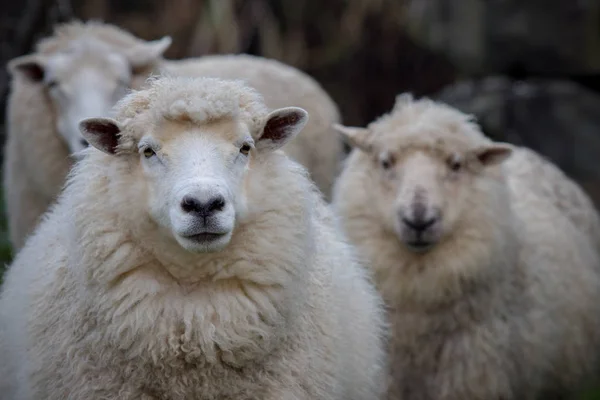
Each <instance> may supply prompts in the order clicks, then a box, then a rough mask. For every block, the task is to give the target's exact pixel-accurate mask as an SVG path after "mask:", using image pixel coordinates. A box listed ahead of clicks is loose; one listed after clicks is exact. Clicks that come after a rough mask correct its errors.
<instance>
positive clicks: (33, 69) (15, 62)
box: [7, 54, 45, 82]
mask: <svg viewBox="0 0 600 400" xmlns="http://www.w3.org/2000/svg"><path fill="white" fill-rule="evenodd" d="M7 68H8V72H9V73H10V74H11V75H13V76H15V75H21V76H23V77H24V78H26V79H28V80H30V81H31V82H42V81H43V80H44V74H45V63H44V61H43V60H42V58H41V57H39V56H38V55H36V54H28V55H25V56H21V57H16V58H13V59H12V60H10V61H9V62H8V64H7Z"/></svg>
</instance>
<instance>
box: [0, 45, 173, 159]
mask: <svg viewBox="0 0 600 400" xmlns="http://www.w3.org/2000/svg"><path fill="white" fill-rule="evenodd" d="M169 43H170V39H167V40H166V41H165V40H162V41H158V42H150V43H147V44H143V45H140V48H137V49H132V50H131V51H130V52H131V54H127V53H125V54H123V53H119V52H116V51H115V50H113V49H111V48H110V47H109V46H107V45H105V44H104V43H102V42H99V41H96V40H93V39H86V38H83V39H81V40H79V41H76V42H74V43H72V44H71V46H70V47H69V48H68V49H66V50H65V51H62V52H57V53H52V54H33V55H27V56H23V57H19V58H16V59H14V60H11V62H10V63H9V70H10V71H11V73H12V74H13V75H20V76H21V77H23V78H25V79H26V80H27V81H29V82H31V83H33V84H37V85H40V86H41V87H42V88H43V90H44V91H45V92H46V94H47V96H48V100H49V101H50V102H51V104H52V108H53V110H54V112H55V115H56V119H55V123H56V130H57V132H58V133H59V134H60V135H61V137H62V139H63V140H64V141H65V143H66V144H67V146H68V147H69V150H70V152H71V153H74V154H77V153H78V152H79V151H80V150H82V149H83V148H85V147H87V145H88V144H87V141H86V140H85V139H84V138H83V136H81V133H80V131H79V125H78V124H79V121H81V120H82V119H84V118H88V117H92V116H98V115H104V116H108V115H110V112H111V109H112V107H113V106H114V104H115V103H116V102H117V101H118V100H119V99H120V98H122V97H123V96H124V95H125V94H126V93H127V89H128V88H129V86H130V84H131V79H132V71H134V70H135V69H136V68H142V67H143V65H144V64H146V65H149V64H150V63H151V62H153V61H154V60H155V59H156V58H157V57H159V56H160V55H161V54H162V52H163V51H164V50H165V49H166V47H168V44H169ZM142 47H143V48H142ZM134 51H135V52H137V53H135V54H134V53H133V52H134ZM142 53H143V54H144V55H145V58H144V57H142V56H141V54H142ZM136 57H137V58H136ZM140 61H142V62H141V63H140Z"/></svg>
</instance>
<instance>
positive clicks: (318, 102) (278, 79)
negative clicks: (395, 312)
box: [4, 22, 343, 249]
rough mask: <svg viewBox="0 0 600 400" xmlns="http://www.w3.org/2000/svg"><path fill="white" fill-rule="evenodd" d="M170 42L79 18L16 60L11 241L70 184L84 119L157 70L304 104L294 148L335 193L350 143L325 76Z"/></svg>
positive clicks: (16, 242) (9, 182)
mask: <svg viewBox="0 0 600 400" xmlns="http://www.w3.org/2000/svg"><path fill="white" fill-rule="evenodd" d="M170 43H171V39H170V38H169V37H164V38H163V39H161V40H157V41H153V42H144V41H142V40H140V39H137V38H135V37H134V36H132V35H130V34H129V33H127V32H124V31H122V30H120V29H118V28H117V27H115V26H112V25H107V24H102V23H98V22H88V23H86V24H82V23H79V22H72V23H69V24H64V25H60V26H58V27H57V29H56V32H55V34H54V36H52V37H49V38H46V39H44V40H42V41H41V42H40V43H39V44H38V46H37V50H36V53H35V54H31V55H27V56H23V57H19V58H17V59H14V60H12V61H11V63H10V64H9V69H10V71H11V73H12V75H13V76H14V79H13V83H12V91H11V95H10V98H9V107H8V127H9V131H8V138H7V144H6V150H5V151H6V157H5V159H4V171H5V172H4V181H5V186H6V190H5V197H6V204H7V214H8V217H9V220H8V225H9V231H10V238H11V242H12V244H13V246H14V248H15V249H19V248H20V247H21V246H22V244H23V242H24V238H25V237H26V236H27V235H28V234H29V233H30V232H31V231H32V230H33V228H34V227H35V225H36V224H37V222H38V220H39V217H40V216H41V214H42V213H43V212H44V211H45V210H46V209H47V207H48V206H49V205H50V204H51V203H52V201H53V200H54V198H55V197H56V195H57V193H58V192H59V191H60V189H61V188H62V185H63V183H64V179H65V177H66V173H67V171H68V170H69V168H70V165H71V160H70V157H69V154H70V153H73V152H76V151H79V150H81V149H82V148H83V147H84V146H85V145H86V143H85V141H84V140H83V138H82V137H81V134H80V133H79V131H78V130H77V123H78V122H79V121H80V120H81V119H83V118H87V117H89V116H97V115H106V116H108V115H109V114H110V113H109V111H110V108H111V107H112V105H113V104H114V102H115V101H116V100H118V99H119V98H120V97H122V96H123V95H124V94H125V93H126V92H125V90H126V88H127V87H133V88H140V87H141V86H142V84H143V82H144V80H145V79H146V78H147V76H148V74H149V73H150V72H152V71H154V72H158V71H159V70H161V69H164V70H167V71H169V72H170V73H171V74H186V75H193V76H200V75H210V76H215V77H223V78H240V79H245V80H246V81H247V83H248V84H250V85H252V86H254V87H255V88H257V89H258V90H259V91H260V92H261V93H262V94H263V95H264V96H265V100H266V102H267V105H268V106H270V107H274V108H277V107H284V106H289V105H292V104H295V105H297V106H299V107H303V108H304V109H306V110H307V111H308V112H309V113H310V115H311V118H310V121H309V122H308V125H307V127H306V130H305V131H304V132H303V133H302V135H299V136H297V137H296V138H294V140H292V141H291V142H290V143H289V144H288V145H287V146H286V149H285V151H286V152H287V153H288V154H289V155H290V156H291V157H292V158H294V159H295V160H296V161H298V162H300V163H301V164H303V165H304V166H306V167H307V168H308V170H309V172H310V173H311V177H312V178H313V179H314V180H315V182H316V183H317V185H318V187H319V188H320V189H321V190H322V191H323V193H324V194H325V196H326V197H328V196H329V192H330V187H331V185H332V184H333V180H334V177H335V176H336V174H337V172H338V169H337V168H338V161H339V157H341V155H342V152H343V148H342V143H341V141H340V140H339V138H338V137H337V135H335V134H333V133H332V132H331V124H332V123H335V122H339V119H340V117H339V112H338V110H337V107H336V105H335V104H334V103H333V101H332V100H331V98H330V97H329V96H328V95H327V94H326V93H325V92H324V91H323V90H322V89H321V87H320V86H319V85H318V83H317V82H316V81H314V80H313V79H312V78H310V77H309V76H307V75H306V74H304V73H302V72H300V71H299V70H297V69H295V68H292V67H289V66H286V65H284V64H282V63H279V62H276V61H271V60H266V59H263V58H260V57H251V56H211V57H206V59H204V58H201V59H195V60H188V61H185V62H183V61H164V60H163V59H162V54H163V53H164V51H165V50H166V49H167V47H168V46H169V45H170Z"/></svg>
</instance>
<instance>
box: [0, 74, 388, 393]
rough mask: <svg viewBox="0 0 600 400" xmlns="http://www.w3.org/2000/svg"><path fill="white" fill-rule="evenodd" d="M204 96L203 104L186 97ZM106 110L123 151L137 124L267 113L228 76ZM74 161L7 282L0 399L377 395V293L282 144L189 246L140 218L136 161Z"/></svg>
mask: <svg viewBox="0 0 600 400" xmlns="http://www.w3.org/2000/svg"><path fill="white" fill-rule="evenodd" d="M203 87H204V88H206V89H209V88H210V91H209V92H206V93H207V94H209V96H207V97H205V98H204V100H202V101H200V102H196V101H195V99H196V94H197V91H198V90H200V91H202V88H203ZM186 88H187V89H186ZM171 94H173V96H171V97H169V96H170V95H171ZM175 94H177V96H179V95H181V99H185V100H183V101H184V102H183V103H182V102H181V100H179V99H177V96H175ZM197 104H201V105H202V110H203V111H202V112H201V113H200V114H198V110H197V108H196V105H197ZM224 104H230V105H231V106H233V108H234V109H235V108H236V107H235V105H237V106H238V108H239V113H238V112H237V111H235V110H227V109H226V108H223V105H224ZM174 105H176V107H175V108H176V110H177V112H175V113H173V112H172V111H173V108H174ZM118 107H120V108H119V109H118V110H117V113H116V115H117V116H116V119H117V121H118V123H119V124H120V126H121V127H122V132H121V140H123V141H125V142H131V143H133V142H136V141H137V140H139V138H140V134H141V128H142V126H143V124H144V121H149V122H152V123H156V122H159V116H161V115H162V116H163V120H164V121H167V119H165V117H167V118H174V117H175V115H178V116H179V117H177V118H181V120H180V121H179V122H181V123H183V124H189V126H190V127H196V126H205V125H203V124H202V123H201V122H200V120H197V121H195V122H190V115H188V112H189V114H191V115H192V118H202V121H205V118H206V116H211V115H213V116H214V115H220V116H222V115H227V116H228V117H227V118H229V119H233V120H235V121H237V122H239V123H240V124H242V125H244V126H246V127H247V129H248V131H249V132H250V133H252V134H254V135H256V136H257V137H258V135H259V133H260V132H258V131H256V129H258V128H255V127H256V126H259V125H258V124H255V121H262V122H264V120H265V118H266V116H267V114H266V113H267V111H268V109H267V108H266V107H265V106H264V104H262V103H261V101H260V96H259V95H258V93H257V92H256V91H254V90H252V89H250V88H246V89H245V90H244V87H243V86H242V85H241V84H240V83H239V82H228V81H227V82H226V81H220V80H214V79H213V80H210V79H199V80H186V79H184V78H168V77H165V78H161V79H158V80H153V81H151V82H150V87H149V88H148V89H147V90H145V91H139V92H134V93H132V94H130V95H129V96H127V97H126V98H124V99H123V101H121V102H120V103H119V106H118ZM242 110H244V111H242ZM248 110H254V111H253V113H250V112H248ZM229 111H231V112H229ZM186 126H188V125H186ZM146 127H147V130H148V131H153V132H155V131H156V129H157V128H156V125H146ZM261 129H262V128H261ZM223 132H225V131H223ZM223 134H224V135H225V134H227V132H225V133H223ZM170 135H171V136H169V137H174V135H176V134H174V133H171V134H170ZM165 140H167V139H165ZM215 140H216V138H215ZM86 153H87V154H86V156H85V157H84V158H83V160H82V161H81V162H79V163H78V164H77V165H76V166H75V168H74V169H73V171H72V173H71V176H70V178H69V180H68V184H67V187H66V189H65V191H64V192H63V193H62V194H61V196H60V197H59V199H58V201H57V203H56V204H55V205H54V206H53V207H52V209H51V210H50V211H49V213H48V214H47V216H46V218H45V219H44V220H43V221H42V222H41V224H40V225H39V228H38V229H37V230H36V232H35V233H34V234H33V235H32V236H31V238H30V239H29V240H28V241H27V243H26V245H25V247H24V248H23V250H22V251H21V252H20V253H19V254H18V255H17V257H16V259H15V260H14V262H13V264H12V265H11V266H10V267H9V270H8V272H7V274H6V277H5V283H4V286H3V288H2V292H1V294H0V352H2V354H3V355H4V358H3V363H2V365H1V366H0V368H4V370H2V371H1V372H2V374H0V393H2V394H3V395H6V396H9V398H11V399H17V400H25V399H47V400H58V399H65V398H73V399H88V398H111V399H116V398H119V399H129V398H130V399H150V398H170V399H174V400H179V399H182V400H183V399H190V398H194V399H211V400H212V399H221V398H236V399H240V400H243V399H248V400H250V399H258V398H260V399H265V400H276V399H277V400H279V399H290V400H291V399H306V400H308V399H339V400H342V399H343V400H359V399H360V400H371V399H377V398H380V396H381V394H382V392H383V391H384V388H385V382H384V378H385V376H384V375H385V366H386V357H385V354H384V350H383V347H384V317H383V308H382V305H381V299H380V297H379V295H378V294H377V293H376V290H375V288H374V286H373V285H372V284H371V282H370V277H369V274H368V272H367V270H366V269H365V268H363V267H362V266H361V264H359V263H358V262H357V261H356V259H355V255H354V252H353V249H352V248H351V247H350V246H349V245H348V244H346V243H345V240H344V236H343V234H341V232H339V231H338V230H337V229H336V227H335V225H336V222H335V217H334V215H333V214H332V213H331V210H330V209H329V208H328V206H327V205H326V204H324V202H323V201H322V200H321V198H320V194H319V193H318V191H317V190H316V188H314V186H313V184H312V183H311V182H310V180H309V179H308V177H307V175H308V174H307V172H306V170H305V169H304V168H302V167H301V166H300V165H299V164H297V163H295V162H293V161H291V160H290V159H288V158H287V157H286V156H285V155H284V154H283V153H282V152H280V151H273V152H266V153H262V154H256V155H255V156H254V155H251V158H250V167H249V168H248V170H247V176H246V178H245V181H244V193H243V195H244V196H245V197H246V199H247V212H246V213H245V214H244V216H243V218H240V220H239V221H238V222H237V224H236V227H235V230H234V233H233V236H232V238H231V241H230V243H229V244H228V246H227V247H226V249H225V250H223V251H221V252H214V253H192V252H188V251H186V250H184V249H183V248H182V247H181V246H179V245H178V244H177V243H176V242H174V241H173V240H172V238H171V237H170V236H169V235H168V234H166V233H165V231H164V230H163V229H162V228H160V227H159V226H157V224H156V222H155V221H154V220H153V219H152V217H150V215H149V214H148V210H147V208H148V206H147V201H146V200H147V197H148V189H149V188H148V187H147V185H146V179H145V178H144V176H145V175H144V174H143V173H141V172H140V168H139V164H140V157H143V156H140V155H138V154H137V152H136V151H131V152H127V150H126V149H122V150H121V152H120V153H119V154H118V155H109V154H105V153H102V152H100V151H97V150H95V149H89V150H86ZM252 154H253V153H252Z"/></svg>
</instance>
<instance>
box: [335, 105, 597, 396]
mask: <svg viewBox="0 0 600 400" xmlns="http://www.w3.org/2000/svg"><path fill="white" fill-rule="evenodd" d="M338 129H339V130H340V131H341V132H342V133H343V134H344V135H345V136H346V137H347V139H348V141H349V142H350V143H352V145H353V146H354V147H355V149H354V150H353V152H352V153H351V155H350V157H349V158H348V160H347V163H346V165H345V168H344V171H343V172H342V174H341V177H340V179H339V180H338V182H337V183H336V187H335V189H334V204H335V207H336V208H337V210H338V211H339V213H340V217H341V221H342V226H343V227H344V229H345V231H346V233H347V234H348V236H349V237H350V239H351V241H352V242H353V243H354V244H356V245H357V247H358V249H359V252H360V254H361V256H363V257H364V258H365V259H367V260H368V262H369V264H370V265H372V267H373V269H374V272H375V275H376V282H377V284H378V287H379V289H380V291H381V293H382V294H383V296H384V300H385V301H386V302H387V305H388V307H389V309H390V319H391V323H392V326H393V339H392V340H391V342H390V346H389V350H390V357H391V359H390V364H391V378H392V382H391V386H390V391H389V398H390V399H404V400H430V399H431V400H433V399H435V400H454V399H457V400H458V399H481V400H483V399H535V398H538V396H539V398H544V399H546V398H549V396H550V395H551V394H552V395H559V394H563V393H568V392H570V391H571V390H573V389H575V388H577V387H578V386H579V385H581V384H582V382H583V381H582V379H584V378H585V377H588V376H589V374H590V373H591V372H593V371H595V368H596V367H597V353H596V352H595V349H598V345H599V344H600V276H599V272H598V269H597V267H598V264H599V259H598V255H597V252H596V250H595V249H594V247H593V245H592V241H591V240H589V238H588V237H586V236H585V234H584V232H583V230H582V229H580V228H579V227H577V226H575V225H574V224H573V221H572V220H571V219H570V218H568V216H567V215H566V213H565V211H564V209H561V208H560V207H557V202H556V201H555V199H554V198H552V197H548V196H546V195H545V194H544V192H543V191H539V190H532V189H531V186H532V182H531V179H530V176H528V175H527V173H526V174H523V175H517V174H512V173H511V171H513V170H512V169H511V167H509V165H510V161H509V160H510V156H511V153H512V152H513V151H514V150H513V147H511V146H508V145H504V144H498V143H493V142H491V141H490V140H489V139H487V138H485V137H484V136H483V135H482V134H481V132H480V130H479V128H478V126H477V125H476V124H475V123H474V122H472V121H471V120H470V118H469V117H468V116H466V115H464V114H462V113H460V112H458V111H457V110H454V109H452V108H450V107H447V106H445V105H443V104H439V103H434V102H432V101H429V100H420V101H414V100H413V99H412V97H411V96H409V95H404V96H399V97H398V99H397V103H396V106H395V108H394V110H393V111H392V112H391V113H390V114H388V115H385V116H383V117H381V118H379V119H378V120H376V121H375V122H373V123H371V124H370V125H369V126H368V127H367V128H366V129H360V128H348V127H341V126H339V127H338ZM524 177H526V179H525V178H524ZM540 178H544V176H538V179H540ZM540 186H544V184H540ZM549 186H551V185H549ZM563 186H564V185H563ZM565 187H566V186H565Z"/></svg>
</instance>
